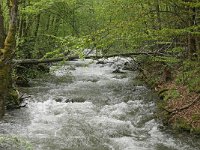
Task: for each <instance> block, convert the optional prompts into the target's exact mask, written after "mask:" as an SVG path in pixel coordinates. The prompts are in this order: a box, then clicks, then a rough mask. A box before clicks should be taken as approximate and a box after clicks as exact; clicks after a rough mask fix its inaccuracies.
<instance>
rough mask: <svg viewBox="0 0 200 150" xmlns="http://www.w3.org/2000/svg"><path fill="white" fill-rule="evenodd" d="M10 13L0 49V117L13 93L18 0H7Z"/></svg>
mask: <svg viewBox="0 0 200 150" xmlns="http://www.w3.org/2000/svg"><path fill="white" fill-rule="evenodd" d="M7 4H8V7H9V14H10V22H9V29H8V33H7V37H6V39H5V42H4V48H3V49H0V83H1V84H0V117H2V116H3V115H4V110H5V106H4V105H5V102H6V101H8V100H9V99H10V97H11V96H10V95H15V94H14V92H13V86H12V58H13V54H14V50H15V47H16V40H15V34H16V25H17V10H18V0H7Z"/></svg>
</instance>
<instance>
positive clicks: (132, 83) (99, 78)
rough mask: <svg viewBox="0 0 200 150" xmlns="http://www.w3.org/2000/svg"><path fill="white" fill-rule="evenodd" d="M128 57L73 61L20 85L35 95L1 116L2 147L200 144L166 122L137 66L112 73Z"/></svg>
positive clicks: (163, 149)
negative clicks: (165, 125)
mask: <svg viewBox="0 0 200 150" xmlns="http://www.w3.org/2000/svg"><path fill="white" fill-rule="evenodd" d="M129 60H130V59H128V58H127V59H126V58H110V59H108V60H106V63H105V64H97V63H96V62H97V61H94V60H89V59H87V60H77V61H71V62H67V63H65V64H62V65H55V66H53V67H51V74H50V75H48V76H45V77H42V78H40V79H35V80H32V81H31V85H32V86H31V87H29V88H22V89H20V90H21V91H22V92H23V93H25V94H26V95H30V96H31V97H30V98H28V99H27V101H26V103H27V106H26V107H24V108H21V109H17V110H13V111H9V112H7V114H6V116H5V117H4V119H3V121H1V122H0V134H1V136H2V137H1V138H0V149H1V150H25V149H33V150H199V149H200V144H199V142H200V140H199V139H195V138H194V137H190V135H189V134H173V133H172V132H171V131H168V130H164V129H163V128H162V124H161V123H159V121H157V120H156V119H155V111H156V106H155V101H156V100H157V97H156V95H154V94H153V92H152V91H151V90H150V89H148V88H147V87H146V86H145V85H144V84H143V83H141V82H139V81H138V80H137V79H136V76H137V72H134V71H125V70H123V71H122V72H121V73H113V70H115V69H116V67H121V64H123V63H124V62H126V61H129Z"/></svg>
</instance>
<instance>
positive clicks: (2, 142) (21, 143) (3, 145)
mask: <svg viewBox="0 0 200 150" xmlns="http://www.w3.org/2000/svg"><path fill="white" fill-rule="evenodd" d="M0 149H6V150H33V147H32V145H31V144H30V143H29V142H28V141H26V140H24V139H22V138H19V137H17V136H7V135H0Z"/></svg>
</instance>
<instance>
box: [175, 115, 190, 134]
mask: <svg viewBox="0 0 200 150" xmlns="http://www.w3.org/2000/svg"><path fill="white" fill-rule="evenodd" d="M172 126H173V128H174V129H176V130H183V131H190V130H191V129H192V127H191V125H190V124H189V123H188V122H187V121H186V120H185V119H183V118H178V119H177V120H176V122H175V123H173V125H172Z"/></svg>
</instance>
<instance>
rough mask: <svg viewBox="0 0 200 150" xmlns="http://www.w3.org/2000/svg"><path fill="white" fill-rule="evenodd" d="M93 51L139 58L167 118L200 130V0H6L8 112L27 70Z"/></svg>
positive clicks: (0, 58) (0, 67) (3, 100)
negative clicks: (36, 64) (22, 72)
mask: <svg viewBox="0 0 200 150" xmlns="http://www.w3.org/2000/svg"><path fill="white" fill-rule="evenodd" d="M85 49H87V50H91V51H93V50H95V51H96V55H97V56H101V57H103V56H109V55H119V56H120V55H121V54H127V56H130V57H135V58H136V61H137V63H138V64H139V65H138V66H139V67H138V70H139V71H140V72H141V77H142V78H143V80H145V81H146V82H147V84H148V85H149V86H151V87H152V88H153V89H155V91H157V92H158V94H159V96H160V97H161V98H162V99H163V100H162V103H161V104H158V105H159V106H160V108H161V109H162V111H161V116H166V118H165V119H167V120H166V121H165V123H167V124H173V127H174V128H184V129H186V130H190V131H191V130H192V131H193V130H195V131H198V132H200V112H199V109H200V100H199V99H200V96H199V92H200V2H199V0H148V1H147V0H7V1H6V0H1V1H0V116H1V117H3V115H4V113H5V108H6V106H7V105H10V104H12V105H19V103H20V100H19V99H20V96H19V92H18V90H17V87H16V79H17V78H18V76H20V75H19V74H17V72H18V69H19V68H24V67H25V68H26V67H27V66H28V67H27V68H26V69H25V70H26V71H25V73H30V72H28V71H27V70H28V69H30V68H31V67H30V66H31V62H39V61H42V60H44V61H45V60H46V61H47V62H48V61H49V62H51V60H52V61H53V60H55V59H58V60H63V61H67V60H68V59H70V57H80V58H84V57H87V56H86V54H85V51H84V50H85ZM31 69H32V70H33V69H34V67H32V68H31ZM29 76H33V75H29Z"/></svg>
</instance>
